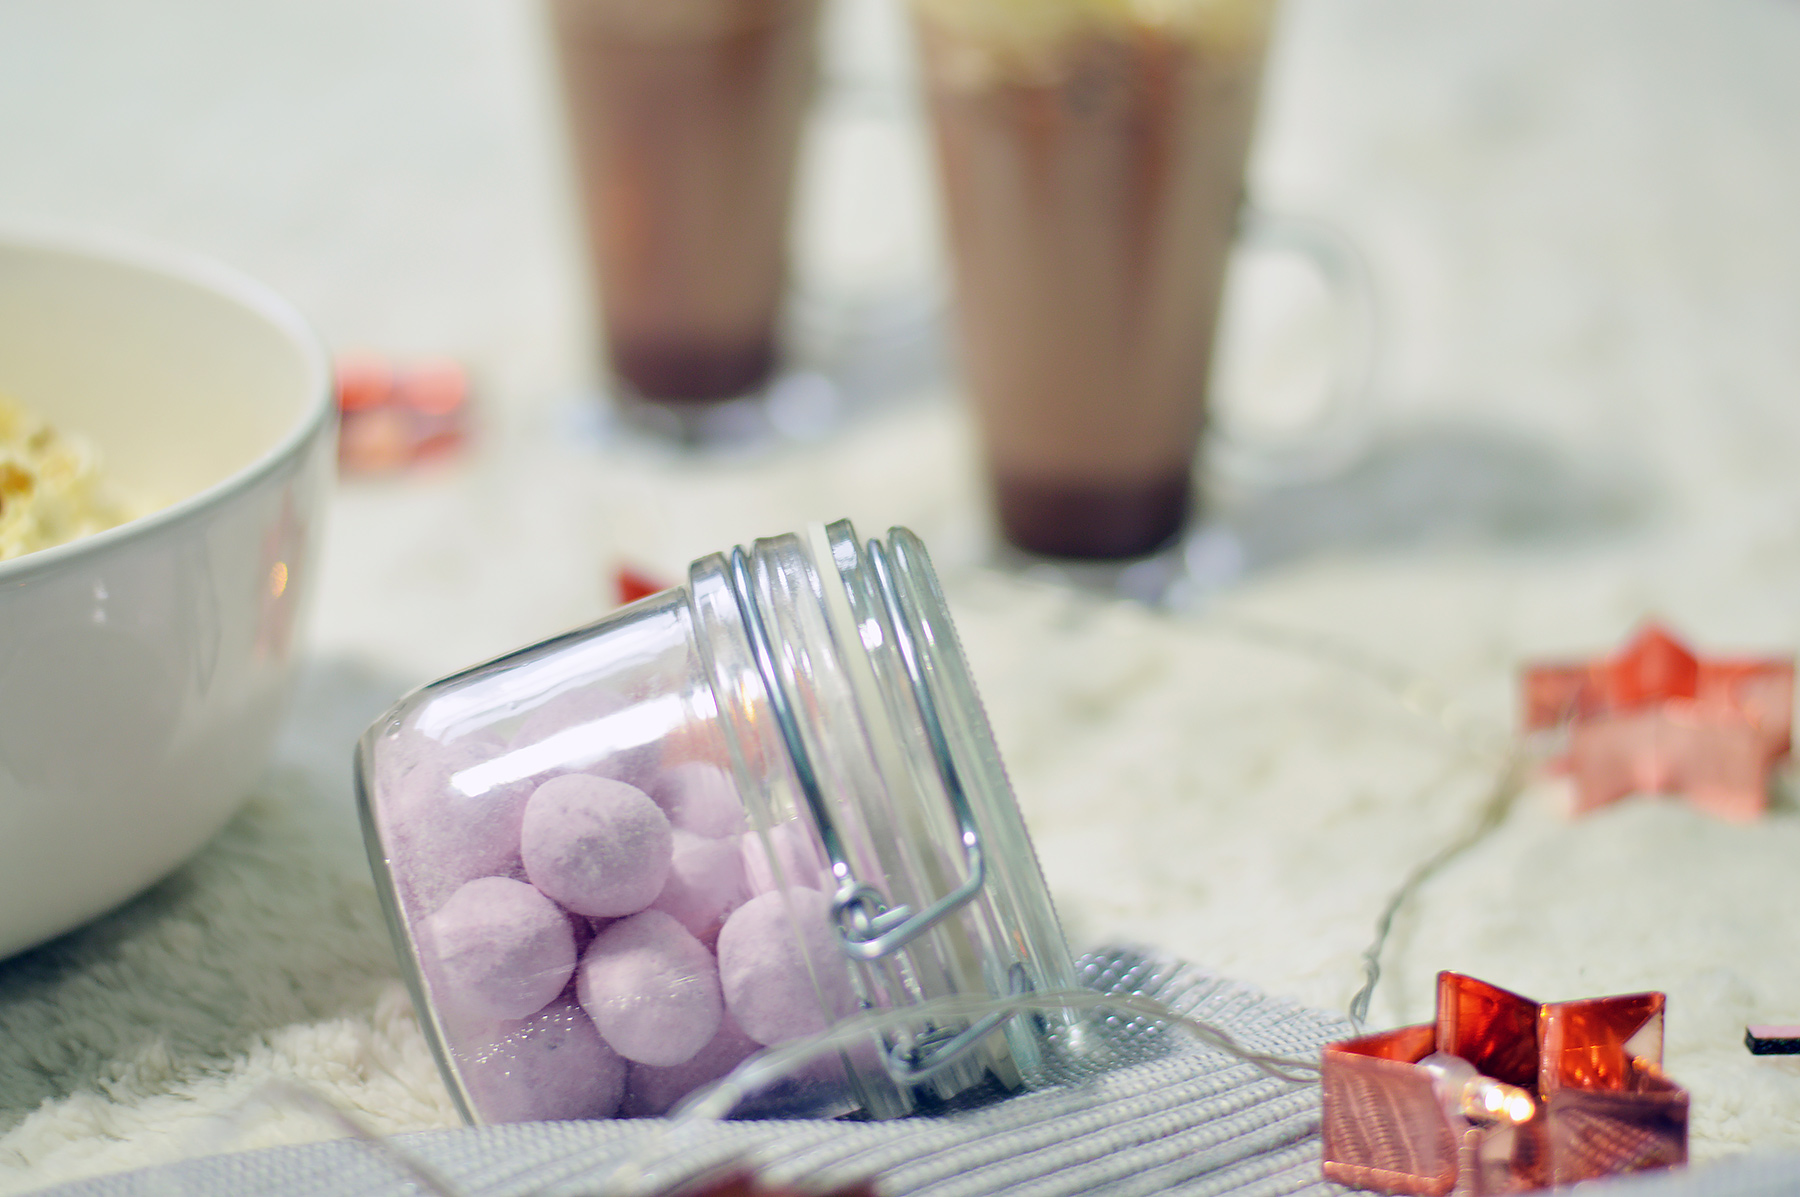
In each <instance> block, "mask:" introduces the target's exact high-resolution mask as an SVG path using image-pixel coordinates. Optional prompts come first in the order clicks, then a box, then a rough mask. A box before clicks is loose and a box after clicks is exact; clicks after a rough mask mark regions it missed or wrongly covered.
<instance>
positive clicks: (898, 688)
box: [357, 522, 1075, 1123]
mask: <svg viewBox="0 0 1800 1197" xmlns="http://www.w3.org/2000/svg"><path fill="white" fill-rule="evenodd" d="M357 790H358V797H359V801H360V804H361V808H362V814H363V825H364V831H365V835H366V839H367V843H368V848H369V854H370V859H371V863H372V865H373V867H374V870H375V874H376V877H377V881H378V885H379V888H380V890H381V893H382V897H383V902H384V906H385V908H386V911H387V914H388V918H389V920H390V923H391V926H392V929H393V932H394V936H395V941H396V944H397V946H398V947H399V950H400V954H401V957H402V959H403V961H404V962H405V964H406V967H407V972H408V975H409V979H410V983H411V985H412V988H413V993H414V998H415V1001H416V1002H417V1005H418V1008H419V1011H420V1014H421V1021H422V1023H423V1024H424V1026H425V1028H426V1032H427V1034H428V1036H429V1038H430V1040H431V1043H432V1047H433V1050H434V1052H435V1053H436V1056H437V1059H438V1061H439V1064H440V1065H441V1066H442V1069H443V1072H444V1076H445V1079H446V1081H447V1083H448V1084H449V1086H450V1089H451V1092H452V1093H453V1094H454V1095H455V1097H456V1100H457V1102H458V1104H459V1106H460V1108H461V1109H462V1111H463V1113H464V1115H465V1116H466V1117H467V1118H469V1119H470V1120H471V1121H475V1122H481V1123H487V1122H503V1121H514V1120H525V1119H542V1118H595V1117H611V1116H614V1115H632V1114H660V1113H664V1112H666V1111H667V1110H668V1109H669V1108H670V1107H671V1106H672V1105H673V1104H674V1103H675V1102H676V1101H678V1100H679V1099H680V1098H681V1097H683V1096H684V1095H686V1094H687V1093H689V1092H691V1091H692V1090H694V1089H696V1088H699V1087H700V1086H702V1085H705V1084H707V1083H709V1082H710V1081H712V1080H714V1079H717V1078H718V1077H720V1076H723V1075H724V1074H725V1073H727V1072H728V1071H730V1069H731V1068H732V1067H733V1066H735V1065H736V1064H737V1063H739V1062H740V1061H741V1060H743V1059H744V1058H746V1057H747V1056H749V1055H750V1054H751V1053H753V1052H755V1051H756V1050H758V1049H759V1048H761V1047H764V1046H774V1045H777V1044H780V1043H783V1042H787V1041H790V1040H793V1039H796V1038H801V1037H804V1036H807V1035H810V1034H814V1033H817V1032H819V1031H821V1030H823V1029H825V1028H826V1027H828V1026H830V1025H832V1024H833V1023H834V1022H836V1021H838V1020H840V1019H842V1018H844V1017H846V1016H848V1015H851V1014H854V1013H856V1012H858V1011H860V1010H899V1009H904V1008H905V1007H908V1006H914V1005H918V1004H920V1003H922V1002H926V1001H929V1000H931V999H933V998H936V997H942V996H946V995H952V994H955V995H972V996H976V997H990V996H991V997H1005V996H1009V995H1014V994H1021V993H1028V992H1034V991H1043V990H1064V989H1068V988H1070V987H1072V986H1073V985H1074V983H1075V976H1074V966H1073V963H1072V961H1071V959H1070V956H1069V952H1068V948H1067V945H1066V943H1065V941H1064V939H1063V936H1062V932H1061V930H1060V928H1059V926H1058V924H1057V920H1056V915H1055V912H1054V910H1053V908H1052V906H1051V904H1050V899H1049V895H1048V893H1047V891H1046V890H1045V888H1044V883H1043V878H1042V876H1041V873H1040V872H1039V869H1038V866H1037V862H1036V858H1035V856H1034V855H1033V853H1032V849H1031V844H1030V839H1029V837H1028V835H1027V833H1026V830H1025V826H1024V823H1023V821H1022V819H1021V818H1020V816H1019V812H1018V808H1017V806H1016V805H1015V804H1014V802H1013V799H1012V795H1011V791H1010V789H1009V788H1008V785H1007V781H1006V776H1005V773H1004V770H1003V769H1002V766H1001V763H1000V758H999V754H998V751H997V750H996V748H995V746H994V742H993V737H992V734H991V732H990V730H989V728H988V725H987V721H986V718H985V716H984V714H983V713H982V710H981V706H980V702H979V700H978V698H977V697H976V694H975V690H974V686H973V683H972V681H971V679H970V677H969V675H968V670H967V667H966V664H965V662H964V659H963V656H962V653H961V651H960V649H959V647H958V645H957V642H956V638H955V633H954V630H953V629H952V627H951V625H950V621H949V615H948V612H947V609H946V607H945V604H944V599H943V596H942V594H941V592H940V591H939V589H938V586H937V582H936V579H935V576H934V575H933V573H932V571H931V567H930V563H929V561H928V559H927V558H926V556H925V552H924V548H923V546H922V545H921V544H919V542H918V541H917V539H916V538H914V537H913V536H912V535H911V534H910V533H908V532H906V531H905V530H904V529H894V530H892V531H891V532H890V534H889V536H888V538H887V540H886V541H881V540H871V541H869V542H868V543H867V544H859V543H858V541H857V539H856V536H855V533H854V531H853V529H852V528H851V527H850V525H849V524H848V523H847V522H840V523H836V524H833V525H831V526H829V527H814V528H813V529H811V530H809V532H808V533H807V534H806V535H805V536H791V535H790V536H782V537H777V538H773V539H768V540H760V541H757V542H756V543H755V544H754V545H753V546H751V547H750V548H748V549H744V548H738V549H736V550H733V551H732V552H731V553H730V554H729V555H724V554H714V555H712V556H709V557H705V558H702V559H700V560H698V561H696V562H694V564H693V566H692V567H691V569H690V571H689V576H688V581H687V582H686V584H684V585H682V586H678V587H675V588H673V589H671V590H667V591H664V592H662V593H661V594H658V595H654V596H651V597H649V598H646V599H644V600H642V601H640V602H638V603H635V604H632V605H631V606H629V607H626V608H623V609H621V610H620V611H618V612H615V613H614V614H612V615H610V616H608V617H607V618H605V619H603V620H601V621H599V622H598V623H596V624H593V625H591V626H589V627H586V628H582V629H580V630H577V631H574V632H570V633H568V634H566V635H563V636H560V637H557V638H555V639H552V640H548V641H545V642H543V643H541V644H537V645H533V646H531V647H529V648H525V649H521V650H519V651H518V652H515V653H513V654H511V655H509V656H506V657H502V658H500V659H498V660H495V661H492V662H489V663H487V664H484V665H479V666H476V667H473V668H471V669H468V670H465V671H463V672H461V673H458V674H456V675H454V676H452V677H448V678H445V679H443V680H441V681H438V682H434V683H432V684H430V685H428V686H425V687H423V688H421V689H420V690H418V691H416V692H415V693H413V694H412V695H409V696H408V697H407V698H405V699H403V700H402V701H401V702H400V703H399V704H398V705H397V706H395V708H394V709H393V710H392V711H390V712H389V713H388V714H387V715H386V716H384V717H383V718H382V719H380V720H378V721H377V722H376V723H375V724H374V725H373V726H371V728H370V729H369V731H368V732H367V734H366V735H365V736H364V737H363V740H362V743H361V746H360V749H359V752H358V756H357ZM1073 1017H1074V1016H1073V1015H1072V1014H1071V1015H1067V1016H1063V1018H1062V1021H1060V1022H1059V1017H1058V1016H1056V1015H1034V1016H1029V1017H1016V1018H1009V1017H1001V1016H998V1015H995V1016H989V1017H984V1018H980V1019H976V1020H974V1021H973V1022H966V1021H965V1022H954V1021H953V1022H950V1023H948V1024H945V1023H942V1022H939V1023H935V1024H934V1023H923V1024H918V1025H913V1026H910V1027H908V1028H906V1029H905V1030H902V1031H898V1032H889V1033H884V1034H882V1035H879V1036H871V1038H870V1039H869V1041H868V1042H866V1043H865V1044H863V1045H862V1046H861V1047H858V1048H852V1049H850V1050H847V1051H845V1052H843V1053H841V1055H840V1056H839V1057H838V1058H837V1059H835V1060H829V1061H826V1062H825V1063H823V1064H821V1065H817V1066H814V1067H812V1068H810V1069H808V1070H806V1071H805V1072H803V1073H801V1074H800V1075H797V1076H793V1077H789V1078H788V1079H787V1080H785V1081H784V1082H783V1083H782V1084H780V1085H778V1086H776V1087H775V1088H773V1089H771V1090H768V1091H766V1092H765V1093H763V1094H762V1095H761V1096H760V1097H759V1098H758V1100H757V1102H756V1103H755V1105H754V1107H752V1109H753V1112H763V1113H780V1114H783V1115H789V1116H835V1115H838V1114H843V1113H846V1112H849V1111H853V1110H861V1111H864V1112H865V1113H867V1114H869V1115H870V1116H873V1117H892V1116H896V1115H900V1114H904V1113H907V1112H909V1111H911V1110H912V1109H914V1108H916V1107H917V1106H919V1105H921V1104H926V1105H929V1104H932V1103H935V1102H937V1101H942V1100H947V1099H949V1098H952V1097H955V1096H956V1095H958V1094H961V1093H965V1092H968V1091H970V1090H974V1089H977V1088H981V1087H985V1086H992V1085H994V1084H996V1083H997V1084H998V1085H999V1086H1000V1087H1001V1088H1002V1089H1013V1088H1017V1087H1018V1086H1020V1085H1021V1084H1023V1083H1025V1082H1026V1081H1028V1080H1029V1079H1030V1078H1031V1077H1032V1075H1033V1074H1034V1073H1036V1072H1038V1071H1039V1070H1040V1068H1041V1067H1042V1065H1043V1063H1044V1060H1045V1051H1046V1049H1047V1046H1048V1044H1049V1042H1050V1038H1051V1037H1053V1036H1054V1035H1055V1034H1057V1032H1058V1028H1059V1026H1061V1025H1064V1023H1066V1022H1068V1021H1069V1020H1071V1019H1073Z"/></svg>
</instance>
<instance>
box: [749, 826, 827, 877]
mask: <svg viewBox="0 0 1800 1197" xmlns="http://www.w3.org/2000/svg"><path fill="white" fill-rule="evenodd" d="M742 843H743V852H744V879H745V880H746V881H748V882H749V883H750V892H751V893H753V894H767V893H773V892H774V891H776V890H778V889H783V888H786V887H788V886H796V885H798V886H805V887H806V888H807V889H821V888H827V886H826V876H825V860H824V857H822V856H821V855H820V854H819V849H818V848H817V847H816V846H815V845H814V844H813V841H812V836H810V835H808V834H807V832H806V829H805V828H804V827H802V826H800V824H799V823H798V822H795V821H792V820H790V821H789V822H786V823H777V824H775V826H773V827H770V828H767V829H766V830H763V831H751V832H747V833H745V835H744V838H743V841H742Z"/></svg>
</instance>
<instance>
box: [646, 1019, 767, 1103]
mask: <svg viewBox="0 0 1800 1197" xmlns="http://www.w3.org/2000/svg"><path fill="white" fill-rule="evenodd" d="M761 1046H762V1045H761V1044H759V1043H757V1042H756V1040H754V1039H752V1038H750V1036H748V1035H746V1034H744V1029H743V1028H742V1027H740V1026H738V1025H737V1023H736V1021H734V1020H733V1019H732V1017H731V1015H729V1014H727V1015H725V1017H724V1019H723V1020H722V1021H721V1023H720V1026H719V1033H718V1034H716V1035H714V1036H713V1037H712V1039H711V1040H710V1041H708V1043H707V1045H706V1046H705V1047H703V1048H701V1049H700V1050H699V1051H698V1052H696V1053H695V1054H694V1057H693V1058H692V1059H691V1060H688V1061H687V1062H686V1063H683V1064H676V1065H673V1066H672V1067H668V1068H658V1067H657V1066H655V1065H654V1064H633V1065H632V1066H631V1070H630V1072H629V1073H628V1074H627V1078H628V1079H627V1081H626V1087H625V1104H624V1106H623V1107H622V1108H621V1109H620V1111H619V1112H620V1113H621V1114H624V1115H626V1116H627V1117H639V1116H645V1115H657V1114H666V1113H668V1112H669V1109H670V1108H671V1107H672V1106H674V1104H675V1103H676V1102H678V1101H680V1100H681V1099H682V1098H684V1097H686V1096H687V1095H688V1094H689V1093H692V1092H693V1091H694V1090H695V1089H698V1088H700V1087H701V1086H702V1085H709V1084H711V1083H712V1082H714V1081H716V1080H718V1079H719V1078H720V1077H722V1076H724V1075H725V1074H726V1073H728V1072H730V1071H731V1070H732V1069H733V1068H736V1067H737V1066H738V1065H739V1064H742V1063H743V1062H744V1060H745V1059H747V1058H748V1057H749V1056H750V1054H751V1053H753V1052H755V1051H756V1050H758V1048H760V1047H761Z"/></svg>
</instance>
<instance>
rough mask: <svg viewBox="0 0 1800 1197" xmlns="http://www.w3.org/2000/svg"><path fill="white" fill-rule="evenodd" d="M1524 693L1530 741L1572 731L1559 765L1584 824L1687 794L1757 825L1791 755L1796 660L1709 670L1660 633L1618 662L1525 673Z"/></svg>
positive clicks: (1743, 661) (1655, 628)
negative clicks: (1613, 809) (1596, 813)
mask: <svg viewBox="0 0 1800 1197" xmlns="http://www.w3.org/2000/svg"><path fill="white" fill-rule="evenodd" d="M1523 689H1524V699H1525V719H1524V722H1525V729H1526V730H1527V731H1542V730H1547V729H1566V730H1567V732H1568V745H1567V749H1566V751H1564V752H1563V753H1562V754H1561V755H1560V756H1559V757H1558V758H1557V759H1556V761H1555V762H1553V763H1554V764H1555V765H1557V766H1560V767H1561V768H1563V769H1566V771H1567V772H1568V773H1569V775H1570V777H1571V778H1572V779H1573V781H1574V785H1575V797H1574V813H1576V814H1583V813H1585V812H1587V811H1590V810H1593V809H1594V808H1595V807H1597V806H1604V805H1605V804H1607V803H1609V802H1614V801H1617V800H1618V799H1620V798H1623V797H1625V796H1626V795H1628V794H1644V793H1652V794H1684V795H1686V796H1687V799H1688V801H1690V802H1692V803H1693V804H1694V805H1695V806H1697V807H1699V808H1700V809H1701V810H1704V811H1707V812H1708V813H1710V814H1714V815H1718V816H1719V817H1720V818H1724V819H1732V820H1735V821H1738V822H1748V821H1750V820H1753V819H1755V818H1756V817H1757V816H1758V815H1760V814H1761V813H1762V812H1763V810H1764V808H1765V807H1766V806H1767V805H1768V793H1769V770H1770V769H1771V768H1772V767H1773V766H1774V765H1775V763H1776V762H1777V761H1779V760H1781V759H1783V758H1784V757H1786V756H1787V755H1788V750H1789V748H1790V732H1789V724H1790V722H1791V720H1792V718H1793V706H1794V659H1793V658H1792V657H1785V658H1783V657H1745V658H1721V659H1718V660H1704V659H1702V658H1700V657H1697V656H1695V655H1694V653H1693V652H1692V651H1691V650H1690V649H1689V648H1688V647H1687V646H1686V645H1685V644H1683V643H1682V642H1681V641H1680V640H1678V639H1676V637H1675V636H1674V634H1673V633H1671V632H1670V631H1669V630H1668V629H1666V628H1664V627H1662V626H1661V625H1660V624H1655V623H1652V624H1649V625H1647V626H1645V627H1644V629H1643V630H1642V631H1640V632H1639V633H1638V634H1637V636H1636V637H1635V638H1634V639H1633V640H1632V641H1631V643H1629V644H1627V645H1626V646H1625V648H1624V649H1623V650H1622V651H1621V652H1620V653H1619V655H1618V656H1616V657H1608V658H1605V659H1602V660H1598V661H1589V662H1583V663H1574V662H1570V663H1559V662H1542V663H1538V664H1534V665H1528V666H1527V667H1526V668H1525V673H1524V686H1523Z"/></svg>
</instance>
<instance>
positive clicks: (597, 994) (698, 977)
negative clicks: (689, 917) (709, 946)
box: [575, 910, 725, 1068]
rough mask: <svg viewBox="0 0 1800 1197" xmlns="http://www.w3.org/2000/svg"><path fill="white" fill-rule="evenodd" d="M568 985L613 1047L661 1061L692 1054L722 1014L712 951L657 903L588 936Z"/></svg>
mask: <svg viewBox="0 0 1800 1197" xmlns="http://www.w3.org/2000/svg"><path fill="white" fill-rule="evenodd" d="M575 992H576V996H577V997H578V998H579V999H580V1001H581V1006H582V1009H584V1010H586V1011H587V1012H588V1016H589V1017H590V1018H592V1019H593V1020H594V1025H595V1026H596V1027H598V1028H599V1030H600V1037H601V1038H602V1039H605V1040H606V1042H607V1043H608V1044H609V1045H611V1047H612V1049H613V1050H614V1051H616V1052H618V1053H619V1054H620V1055H621V1056H624V1057H625V1058H626V1059H627V1060H632V1061H635V1062H637V1063H639V1064H654V1065H657V1066H658V1067H663V1068H666V1067H669V1066H671V1065H675V1064H683V1063H686V1062H687V1061H688V1060H691V1059H693V1057H694V1054H695V1053H696V1052H698V1051H699V1050H700V1049H701V1048H703V1047H705V1046H706V1044H707V1042H708V1041H709V1040H711V1039H712V1037H713V1036H714V1035H716V1034H718V1033H719V1025H720V1020H721V1019H723V1018H724V1015H725V1006H724V1000H723V998H722V996H721V994H720V991H719V970H718V966H717V965H716V964H714V962H713V957H712V953H711V952H709V951H707V950H706V945H705V944H703V943H701V942H700V941H699V940H698V939H695V938H694V937H693V936H692V935H690V934H688V932H687V929H686V928H684V927H683V926H682V925H681V924H680V923H678V922H676V921H675V920H674V919H673V918H671V917H670V916H668V915H666V914H664V913H663V912H662V911H660V910H646V911H644V912H643V913H642V914H634V915H632V916H631V917H630V918H628V919H620V920H619V921H618V922H616V923H614V924H612V925H611V926H609V927H608V928H606V930H604V931H602V932H600V934H598V935H596V936H594V942H593V943H591V944H589V945H588V950H587V952H586V953H584V954H583V955H582V958H581V965H580V967H579V968H578V969H577V970H576V973H575Z"/></svg>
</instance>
